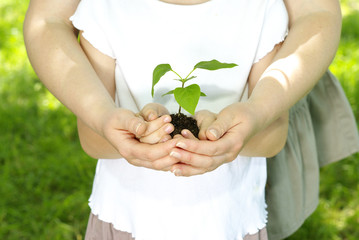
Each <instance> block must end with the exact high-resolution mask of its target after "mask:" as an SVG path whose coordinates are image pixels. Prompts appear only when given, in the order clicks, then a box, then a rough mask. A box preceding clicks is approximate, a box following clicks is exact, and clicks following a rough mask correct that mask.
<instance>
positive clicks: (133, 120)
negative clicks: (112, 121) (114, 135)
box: [118, 109, 147, 136]
mask: <svg viewBox="0 0 359 240" xmlns="http://www.w3.org/2000/svg"><path fill="white" fill-rule="evenodd" d="M118 119H119V127H120V129H122V130H127V131H128V132H130V133H132V134H134V135H136V136H142V135H143V134H144V133H145V132H146V129H147V123H146V122H145V121H144V120H143V118H142V117H140V116H138V115H136V114H135V113H133V112H132V111H130V110H126V109H123V111H122V112H121V113H120V114H119V115H118Z"/></svg>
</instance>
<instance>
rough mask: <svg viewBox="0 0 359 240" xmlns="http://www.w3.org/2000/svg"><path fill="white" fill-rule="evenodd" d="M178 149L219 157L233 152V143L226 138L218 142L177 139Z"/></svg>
mask: <svg viewBox="0 0 359 240" xmlns="http://www.w3.org/2000/svg"><path fill="white" fill-rule="evenodd" d="M177 140H178V142H177V143H176V147H177V148H180V149H183V150H186V151H188V152H192V153H196V154H201V155H207V156H218V155H223V154H224V153H226V152H228V151H230V150H231V148H232V146H233V142H232V141H231V138H229V137H227V136H225V137H223V138H220V139H219V140H217V141H209V140H198V139H197V140H195V139H187V138H180V139H177Z"/></svg>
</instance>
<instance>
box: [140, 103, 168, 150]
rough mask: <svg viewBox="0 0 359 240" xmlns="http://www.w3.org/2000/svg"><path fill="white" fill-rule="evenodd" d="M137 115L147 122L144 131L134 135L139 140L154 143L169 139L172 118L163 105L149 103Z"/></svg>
mask: <svg viewBox="0 0 359 240" xmlns="http://www.w3.org/2000/svg"><path fill="white" fill-rule="evenodd" d="M139 116H141V117H142V118H143V119H144V120H145V121H147V122H148V125H147V129H146V131H145V132H144V133H143V134H142V135H140V136H136V137H137V139H138V140H139V141H140V142H143V143H149V144H155V143H160V142H166V141H168V140H170V139H171V136H170V133H171V132H173V130H174V127H173V125H172V124H171V123H170V122H171V120H172V119H171V117H170V116H169V113H168V110H167V109H166V108H165V107H164V106H162V105H160V104H157V103H149V104H147V105H146V106H145V107H144V108H143V109H142V110H141V112H140V113H139Z"/></svg>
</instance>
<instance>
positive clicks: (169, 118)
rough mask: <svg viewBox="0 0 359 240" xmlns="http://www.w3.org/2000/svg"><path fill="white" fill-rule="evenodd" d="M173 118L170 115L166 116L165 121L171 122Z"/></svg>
mask: <svg viewBox="0 0 359 240" xmlns="http://www.w3.org/2000/svg"><path fill="white" fill-rule="evenodd" d="M171 120H172V119H171V117H170V116H166V117H165V119H163V121H164V122H166V123H169V122H171Z"/></svg>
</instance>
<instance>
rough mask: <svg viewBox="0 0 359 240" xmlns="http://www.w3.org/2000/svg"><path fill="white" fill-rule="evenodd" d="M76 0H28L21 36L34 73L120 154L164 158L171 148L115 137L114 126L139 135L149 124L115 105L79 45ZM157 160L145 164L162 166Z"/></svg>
mask: <svg viewBox="0 0 359 240" xmlns="http://www.w3.org/2000/svg"><path fill="white" fill-rule="evenodd" d="M79 2H80V1H79V0H64V1H56V0H47V1H42V0H31V1H30V4H29V8H28V11H27V14H26V18H25V22H24V39H25V45H26V48H27V52H28V56H29V59H30V62H31V64H32V66H33V68H34V70H35V72H36V73H37V75H38V77H39V78H40V80H41V81H42V82H43V83H44V84H45V86H46V87H47V88H48V89H49V90H50V92H51V93H52V94H54V95H55V97H56V98H57V99H59V100H60V101H61V102H62V103H63V104H64V105H65V106H66V107H67V108H69V109H70V110H71V111H72V112H73V113H74V114H75V115H76V116H77V117H78V119H79V121H80V122H81V124H82V123H83V124H84V125H82V126H83V127H85V126H86V127H88V128H89V129H91V130H92V131H93V132H94V134H97V135H98V136H100V137H103V138H105V139H106V140H107V141H109V142H110V143H111V144H112V145H113V146H114V148H115V150H116V151H117V152H118V153H117V154H120V153H121V154H120V155H122V156H124V157H125V158H126V159H128V160H132V161H134V162H136V163H134V164H136V165H141V164H142V163H141V162H140V161H142V160H144V161H145V162H143V161H142V162H143V164H147V162H149V163H150V164H151V162H153V161H156V160H158V159H162V158H168V154H169V153H168V152H166V151H163V146H161V145H149V144H142V143H139V142H135V140H133V139H122V140H123V141H122V142H120V141H119V140H120V139H119V131H118V129H125V130H126V131H128V132H129V133H131V134H134V135H141V134H142V133H144V132H145V131H146V128H147V125H146V123H145V121H144V120H143V119H142V118H139V117H137V116H135V114H134V113H132V112H129V111H125V110H124V109H119V108H116V106H115V104H114V101H113V98H112V96H111V94H110V93H109V92H108V91H107V89H106V86H105V85H104V84H103V83H102V81H101V80H100V78H99V76H98V75H97V73H96V71H95V70H94V68H93V67H92V65H91V63H90V61H89V59H88V58H87V56H86V54H85V53H84V51H83V50H82V48H81V46H80V45H79V42H78V31H77V30H76V29H75V28H74V27H73V25H72V23H71V21H70V20H69V18H70V16H71V15H72V14H73V13H74V12H75V10H76V8H77V6H78V4H79ZM110 66H112V67H113V65H110ZM107 67H109V66H107ZM91 134H92V133H91ZM92 136H93V135H92ZM112 150H113V149H112ZM120 155H119V156H120ZM158 165H160V164H157V165H155V166H153V165H151V166H148V165H146V166H147V167H152V168H160V167H158Z"/></svg>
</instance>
